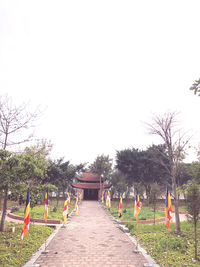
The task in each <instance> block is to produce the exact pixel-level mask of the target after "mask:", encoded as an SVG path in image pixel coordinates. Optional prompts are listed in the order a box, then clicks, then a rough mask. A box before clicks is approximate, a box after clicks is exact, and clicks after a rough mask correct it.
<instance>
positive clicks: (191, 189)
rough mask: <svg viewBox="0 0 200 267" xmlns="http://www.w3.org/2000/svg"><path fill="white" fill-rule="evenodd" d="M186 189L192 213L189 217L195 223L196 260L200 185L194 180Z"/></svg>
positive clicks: (189, 210)
mask: <svg viewBox="0 0 200 267" xmlns="http://www.w3.org/2000/svg"><path fill="white" fill-rule="evenodd" d="M184 191H185V194H186V199H187V209H188V213H189V215H190V216H189V219H191V220H192V222H193V224H194V247H195V260H197V223H198V221H199V218H200V205H199V203H200V185H199V184H197V183H196V182H195V181H194V180H192V181H189V182H188V183H187V185H186V186H185V190H184Z"/></svg>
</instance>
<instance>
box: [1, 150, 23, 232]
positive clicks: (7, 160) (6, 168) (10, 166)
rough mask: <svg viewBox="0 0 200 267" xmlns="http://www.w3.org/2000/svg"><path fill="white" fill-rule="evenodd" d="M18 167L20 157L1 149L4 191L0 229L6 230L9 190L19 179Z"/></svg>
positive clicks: (2, 187)
mask: <svg viewBox="0 0 200 267" xmlns="http://www.w3.org/2000/svg"><path fill="white" fill-rule="evenodd" d="M17 167H18V157H17V156H16V155H14V154H13V153H10V152H8V151H6V150H0V184H1V190H2V191H3V193H4V202H3V210H2V216H1V225H0V231H1V232H3V231H4V224H5V217H6V211H7V201H8V192H9V190H10V189H11V188H12V186H13V185H14V184H16V182H17V181H19V177H17V175H16V168H17Z"/></svg>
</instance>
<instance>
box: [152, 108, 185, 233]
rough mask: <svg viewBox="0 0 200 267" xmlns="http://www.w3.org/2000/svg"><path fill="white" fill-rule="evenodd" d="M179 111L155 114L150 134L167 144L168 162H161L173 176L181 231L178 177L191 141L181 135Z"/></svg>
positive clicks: (176, 211) (177, 223)
mask: <svg viewBox="0 0 200 267" xmlns="http://www.w3.org/2000/svg"><path fill="white" fill-rule="evenodd" d="M176 117H177V113H176V112H172V113H170V112H169V113H166V114H164V115H163V116H156V115H155V116H154V117H153V122H152V124H148V128H149V132H150V134H155V135H158V136H160V137H161V138H162V140H163V142H164V144H165V146H166V152H167V153H166V155H164V154H163V156H165V157H166V156H167V163H166V162H164V161H162V160H161V159H160V160H161V161H162V162H159V163H160V164H161V165H163V167H164V168H165V170H166V171H167V173H168V174H169V176H170V177H171V182H172V189H173V194H174V206H175V219H176V231H177V232H178V233H180V231H181V228H180V218H179V204H178V194H177V190H176V188H177V177H178V171H179V165H180V163H181V161H182V160H183V159H184V156H185V153H186V152H185V147H186V145H187V143H188V142H189V139H187V140H186V141H185V140H184V139H185V134H182V135H181V131H180V129H177V121H176Z"/></svg>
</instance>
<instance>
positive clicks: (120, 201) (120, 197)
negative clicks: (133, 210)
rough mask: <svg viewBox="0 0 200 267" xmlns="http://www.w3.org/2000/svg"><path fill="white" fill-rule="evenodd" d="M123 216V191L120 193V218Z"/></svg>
mask: <svg viewBox="0 0 200 267" xmlns="http://www.w3.org/2000/svg"><path fill="white" fill-rule="evenodd" d="M121 217H122V193H121V194H120V201H119V218H121Z"/></svg>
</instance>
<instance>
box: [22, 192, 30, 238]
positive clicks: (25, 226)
mask: <svg viewBox="0 0 200 267" xmlns="http://www.w3.org/2000/svg"><path fill="white" fill-rule="evenodd" d="M29 226H30V189H29V188H28V191H27V199H26V208H25V211H24V224H23V228H22V233H21V239H22V240H23V239H24V237H25V235H26V234H27V233H28V231H29Z"/></svg>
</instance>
